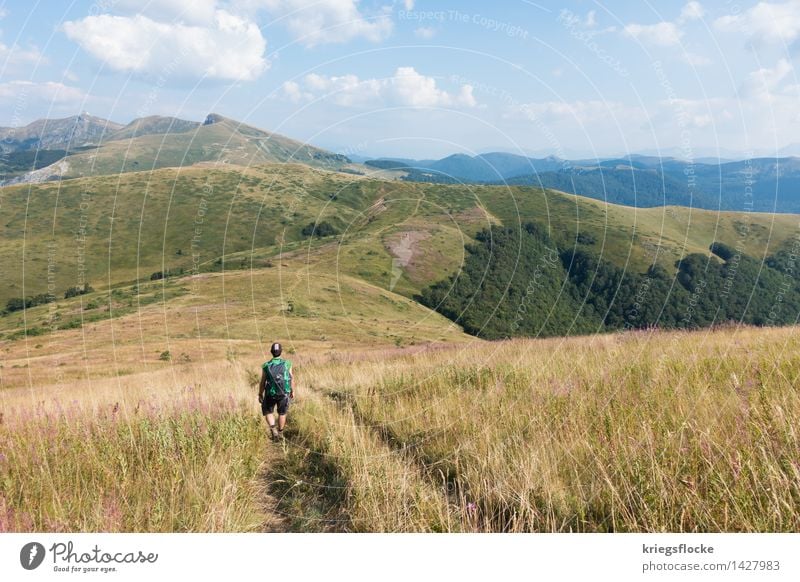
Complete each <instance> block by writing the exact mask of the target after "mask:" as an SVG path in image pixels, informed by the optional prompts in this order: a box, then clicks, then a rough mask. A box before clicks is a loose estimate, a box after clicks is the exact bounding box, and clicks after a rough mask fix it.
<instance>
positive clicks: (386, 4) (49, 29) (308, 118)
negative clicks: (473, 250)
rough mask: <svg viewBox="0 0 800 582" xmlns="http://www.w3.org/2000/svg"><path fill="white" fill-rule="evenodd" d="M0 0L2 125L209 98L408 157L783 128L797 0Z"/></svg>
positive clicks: (210, 105)
mask: <svg viewBox="0 0 800 582" xmlns="http://www.w3.org/2000/svg"><path fill="white" fill-rule="evenodd" d="M0 16H2V18H0V125H4V126H19V125H24V124H26V123H28V122H30V121H32V120H34V119H37V118H41V117H65V116H68V115H72V114H75V113H78V112H80V111H88V112H89V113H91V114H93V115H97V116H100V117H106V118H109V119H113V120H115V121H119V122H125V123H127V122H128V121H130V120H132V119H134V118H136V117H140V116H145V115H175V116H178V117H183V118H187V119H195V120H200V119H203V117H204V116H205V115H206V114H207V113H209V112H212V111H213V112H217V113H221V114H223V115H227V116H230V117H233V118H235V119H238V120H241V121H243V122H246V123H249V124H252V125H255V126H258V127H261V128H264V129H269V130H273V131H277V132H279V133H283V134H285V135H288V136H290V137H294V138H298V139H302V140H308V141H310V142H312V143H314V144H317V145H320V146H323V147H327V148H330V149H334V150H336V151H341V152H344V153H348V154H357V155H369V156H378V155H392V156H404V157H414V158H423V157H440V156H443V155H447V154H450V153H455V152H463V153H470V154H474V153H479V152H484V151H491V150H504V151H512V152H518V153H528V154H533V155H556V156H561V157H584V156H586V157H588V156H595V155H596V156H606V155H616V154H624V153H628V152H661V153H663V154H667V155H680V156H682V157H686V158H691V157H700V156H707V155H713V154H715V153H719V154H721V155H722V156H723V157H724V156H726V155H732V154H733V153H736V154H744V153H750V152H752V153H756V154H762V155H770V154H774V153H776V152H779V151H782V150H781V148H785V147H786V146H789V145H790V144H793V143H795V142H800V137H799V136H798V129H800V107H798V104H800V99H799V95H800V91H799V89H800V84H798V79H797V75H796V72H795V70H794V64H795V61H796V60H797V59H798V51H797V47H798V44H797V42H798V38H800V0H790V1H777V2H750V1H747V0H721V1H713V2H712V1H703V2H697V1H691V2H658V3H656V2H641V3H639V2H627V1H624V2H623V1H620V2H606V3H600V2H592V1H573V2H558V3H555V2H544V1H543V2H529V1H523V0H519V1H517V0H507V1H503V2H463V1H462V2H447V1H444V2H439V1H436V2H434V1H432V0H430V1H427V0H416V1H412V0H396V1H392V0H361V1H356V0H320V1H314V0H309V1H306V0H228V1H225V0H151V1H149V2H148V1H147V0H142V1H135V0H95V1H94V2H88V1H75V2H71V3H68V2H30V1H27V0H26V1H23V0H17V1H6V2H0ZM784 151H785V150H784ZM798 153H800V149H799V150H798Z"/></svg>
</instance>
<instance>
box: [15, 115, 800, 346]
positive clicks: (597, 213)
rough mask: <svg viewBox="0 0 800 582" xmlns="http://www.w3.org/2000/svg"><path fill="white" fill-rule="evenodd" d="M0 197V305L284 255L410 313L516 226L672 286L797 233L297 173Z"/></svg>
mask: <svg viewBox="0 0 800 582" xmlns="http://www.w3.org/2000/svg"><path fill="white" fill-rule="evenodd" d="M221 123H222V124H224V125H226V126H227V125H228V124H227V122H225V121H223V122H221ZM215 126H217V129H219V128H220V124H218V123H214V124H211V125H209V126H205V127H207V128H208V129H210V130H215ZM228 127H229V126H228ZM226 131H227V130H226ZM179 135H189V134H179ZM153 138H154V136H143V137H140V138H136V139H135V140H133V141H137V140H143V139H153ZM158 139H162V138H161V137H159V138H158ZM119 143H124V142H119ZM0 196H1V197H2V198H1V202H2V207H3V220H2V222H1V223H0V269H2V272H3V273H4V274H5V276H4V278H3V282H2V285H0V305H5V304H6V303H7V302H8V301H9V300H13V299H18V300H23V301H27V298H31V297H34V296H37V295H39V296H42V295H46V294H48V293H51V294H52V295H53V296H54V297H55V298H57V299H59V300H60V299H61V298H63V296H64V294H65V293H66V292H67V290H69V289H70V288H73V287H82V286H83V285H84V284H87V283H88V284H90V285H91V286H92V287H93V288H94V289H97V290H98V291H97V292H98V293H102V292H105V293H106V294H107V293H108V290H110V289H113V288H117V287H122V286H130V285H133V284H134V283H136V282H149V281H150V280H151V279H152V280H158V279H159V278H162V277H167V278H176V277H178V279H176V280H178V281H179V280H180V279H179V277H181V276H184V277H187V276H189V275H191V274H198V273H206V272H219V271H226V272H229V271H232V270H235V271H240V270H244V271H245V272H250V271H252V272H257V271H259V270H261V269H265V268H269V267H268V265H270V264H272V265H274V264H275V262H276V261H281V260H282V259H281V257H282V256H286V254H287V253H294V259H293V260H292V261H293V262H292V264H296V263H297V261H302V260H303V259H302V255H303V253H306V255H307V256H306V260H307V261H308V265H307V269H308V271H309V273H310V274H311V275H312V276H313V275H315V274H316V275H319V276H324V277H327V276H339V275H343V276H347V277H352V278H354V280H360V281H363V282H365V283H366V284H369V285H373V286H375V287H377V288H380V289H384V290H386V291H388V292H391V293H394V294H400V295H402V296H405V297H407V298H412V297H414V296H416V295H418V294H419V293H421V292H423V290H424V289H426V288H427V287H428V286H430V285H432V284H434V283H436V282H438V281H441V280H443V279H446V278H447V277H448V276H450V275H453V274H455V273H457V272H459V269H461V267H462V266H463V265H464V263H465V261H466V260H467V257H468V254H467V252H466V251H465V245H469V244H470V243H471V242H473V241H474V240H475V236H476V235H477V234H478V233H479V232H481V231H484V230H485V229H487V228H490V227H492V226H494V225H503V226H504V227H507V228H511V229H520V228H521V227H522V225H524V224H527V223H531V224H533V225H535V226H536V228H537V229H538V231H540V232H542V233H543V234H544V235H546V236H547V237H549V238H550V239H552V241H553V243H554V244H555V245H557V246H558V248H559V249H560V251H562V252H569V251H584V252H588V253H591V255H592V256H593V257H596V258H597V260H601V261H605V262H608V263H609V264H610V265H613V266H614V267H615V268H618V269H620V270H622V271H623V272H626V273H632V274H644V273H646V272H647V271H648V269H649V268H651V267H652V266H653V265H657V266H660V267H662V268H663V269H664V270H665V272H666V273H668V274H674V273H675V272H676V267H675V264H676V261H678V260H679V259H682V258H684V257H686V256H687V255H690V254H693V253H701V254H702V255H704V256H710V254H711V253H710V251H709V246H710V245H711V244H712V243H714V242H719V243H724V244H726V245H728V246H730V247H733V248H739V249H741V251H742V252H743V253H745V254H747V255H749V256H751V257H754V258H755V259H756V260H762V259H764V258H765V257H767V256H771V255H774V254H776V253H777V252H778V251H780V250H781V249H786V247H787V245H788V244H789V241H790V240H791V239H792V238H793V237H794V236H796V234H795V232H796V225H797V217H795V216H791V215H768V214H753V213H751V214H744V213H716V212H710V211H699V210H692V209H682V208H669V207H667V208H653V209H634V208H629V207H623V206H614V205H608V204H603V203H601V202H599V201H595V200H590V199H587V198H582V197H579V196H573V195H568V194H563V193H560V192H556V191H550V190H540V189H537V188H526V187H514V188H506V187H500V186H478V187H469V188H468V187H465V186H455V185H441V184H420V183H409V182H401V181H389V180H379V179H373V178H367V177H363V176H356V175H352V174H346V173H339V172H332V171H325V170H320V169H314V168H312V167H309V166H307V165H301V164H263V165H258V166H254V167H250V168H242V167H239V166H234V165H225V164H214V165H210V166H203V165H199V166H195V167H191V168H170V169H160V170H155V171H148V172H130V173H124V174H120V175H113V176H96V177H87V178H81V179H76V180H65V181H62V182H60V183H45V184H33V185H18V186H13V187H6V188H3V189H0ZM323 223H326V226H325V228H324V229H319V232H318V233H317V234H319V233H325V232H326V229H330V230H327V234H328V236H323V237H321V238H320V237H319V236H316V235H315V236H311V237H309V234H308V233H310V232H312V231H314V228H313V227H314V225H322V224H323ZM304 231H305V234H304ZM312 251H313V252H312ZM254 292H255V291H254ZM88 299H89V298H87V300H88ZM306 300H307V301H310V302H312V303H314V302H315V301H316V299H315V298H314V297H313V296H311V297H308V298H307V299H306ZM17 305H18V304H17ZM46 307H47V306H42V307H41V308H39V309H41V310H42V312H43V313H44V310H46ZM34 312H35V311H32V312H31V313H34ZM317 313H319V310H317ZM21 325H22V320H21V319H18V318H16V315H14V316H13V317H12V316H6V317H5V318H0V328H2V329H5V330H6V332H10V333H13V332H14V331H15V330H19V328H20V326H21Z"/></svg>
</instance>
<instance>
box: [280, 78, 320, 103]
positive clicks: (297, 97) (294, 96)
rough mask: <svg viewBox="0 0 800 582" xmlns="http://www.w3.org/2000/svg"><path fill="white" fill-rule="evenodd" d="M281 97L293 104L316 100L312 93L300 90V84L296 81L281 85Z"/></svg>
mask: <svg viewBox="0 0 800 582" xmlns="http://www.w3.org/2000/svg"><path fill="white" fill-rule="evenodd" d="M281 95H282V96H283V97H284V98H285V99H288V100H289V101H291V102H292V103H302V102H303V101H311V100H312V99H313V98H314V96H313V95H312V94H311V93H308V92H306V91H303V90H302V89H301V88H300V84H299V83H297V82H295V81H286V82H285V83H284V84H283V85H281Z"/></svg>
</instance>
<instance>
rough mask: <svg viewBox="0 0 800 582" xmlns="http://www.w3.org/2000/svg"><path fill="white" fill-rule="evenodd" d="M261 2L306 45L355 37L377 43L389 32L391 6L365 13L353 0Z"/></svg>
mask: <svg viewBox="0 0 800 582" xmlns="http://www.w3.org/2000/svg"><path fill="white" fill-rule="evenodd" d="M261 1H262V2H263V5H264V7H266V8H267V10H269V11H270V12H271V13H272V14H273V16H276V17H277V18H278V20H279V21H281V22H283V23H284V24H285V26H286V27H287V28H288V29H289V31H290V32H291V33H292V34H293V35H294V37H295V38H296V39H297V40H299V41H300V42H302V43H303V44H305V45H306V46H308V47H313V46H317V45H320V44H326V43H341V42H347V41H350V40H353V39H356V38H364V39H366V40H369V41H372V42H378V41H381V40H383V39H385V38H386V37H387V36H389V34H390V33H391V31H392V19H391V10H392V7H391V6H389V5H387V6H384V7H382V8H380V9H378V10H377V11H376V12H374V13H373V14H369V15H367V14H364V13H362V12H361V11H360V10H359V8H358V2H357V0H315V1H313V2H309V1H308V0H261ZM412 4H413V3H412Z"/></svg>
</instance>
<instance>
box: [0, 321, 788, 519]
mask: <svg viewBox="0 0 800 582" xmlns="http://www.w3.org/2000/svg"><path fill="white" fill-rule="evenodd" d="M195 313H197V312H195ZM185 315H186V316H187V317H189V316H190V315H191V312H190V311H189V310H185ZM156 320H157V318H156ZM145 321H149V320H148V319H147V318H145ZM151 323H153V324H154V325H148V326H147V330H148V331H154V330H157V329H158V327H159V325H158V323H156V322H155V321H151ZM93 334H94V332H89V333H87V334H86V338H87V341H88V342H92V341H93V340H92V339H91V338H92V336H93ZM134 335H135V333H133V332H132V330H128V331H127V332H124V331H122V332H121V333H120V337H132V336H134ZM226 344H227V346H228V348H229V350H228V353H227V355H226V357H223V356H222V355H221V354H220V353H219V352H220V350H219V349H217V348H215V346H214V343H213V342H212V341H210V340H206V339H204V338H203V339H196V340H193V341H192V342H191V343H187V344H185V348H186V349H187V350H188V351H191V353H192V354H201V355H200V356H198V358H199V359H197V360H196V361H191V362H185V361H184V362H180V361H172V362H165V361H160V360H158V358H157V357H156V356H155V354H153V355H150V354H149V353H148V354H146V356H143V355H140V354H136V353H135V352H127V351H126V349H125V348H124V346H123V347H122V348H120V350H119V353H118V354H117V355H116V356H115V361H116V362H118V363H122V362H125V363H126V364H127V363H128V360H136V361H138V362H141V363H142V365H145V362H146V361H147V360H149V362H147V364H146V365H148V366H150V369H149V370H148V371H143V372H140V373H136V374H132V375H130V376H122V377H120V376H115V375H114V374H113V373H112V374H109V375H108V376H106V377H101V376H96V377H93V378H91V380H89V379H69V378H67V379H60V378H59V377H58V372H57V371H56V372H51V373H49V374H42V371H43V370H53V369H55V370H58V368H57V367H56V368H52V367H48V364H49V365H50V366H52V365H53V364H52V363H51V362H53V363H55V362H58V361H59V360H61V361H68V360H69V359H70V357H69V356H68V355H66V352H59V354H62V353H63V354H64V355H63V356H61V355H55V354H51V355H49V356H47V357H44V358H37V357H36V356H34V355H33V353H31V355H30V356H29V357H28V359H27V362H28V363H29V364H30V366H31V368H34V367H35V368H36V369H35V370H31V373H32V374H33V375H34V376H35V377H36V378H37V379H38V380H40V381H37V382H36V383H34V384H33V385H31V386H30V387H29V388H27V389H12V388H9V387H7V386H5V387H4V388H5V389H3V390H0V403H2V410H3V415H4V416H3V419H4V422H3V423H2V424H0V450H2V456H0V475H2V479H0V531H21V530H24V531H76V530H77V531H98V530H100V531H262V530H280V531H284V530H291V531H415V532H427V531H453V532H457V531H471V532H497V531H505V532H509V531H615V532H630V531H635V532H640V531H645V532H652V531H678V532H682V531H687V532H688V531H712V532H717V531H731V532H734V531H748V532H790V531H797V528H798V527H800V523H798V513H797V511H795V507H796V503H795V500H796V499H797V496H798V495H800V490H799V489H798V484H799V483H800V472H798V471H799V469H798V464H797V458H798V454H800V441H798V438H797V431H796V430H795V429H794V424H793V423H794V419H796V418H797V415H798V413H800V400H799V399H798V397H797V391H796V389H795V386H796V384H797V382H798V370H800V361H799V360H798V358H797V355H796V354H797V353H798V347H800V346H798V345H797V329H795V328H785V329H747V328H739V329H734V328H731V329H726V330H717V331H713V332H703V333H687V332H672V333H663V332H655V333H643V332H635V333H626V334H617V335H613V336H598V337H593V338H571V339H551V340H515V341H512V342H497V343H491V344H490V343H484V342H478V343H477V344H474V345H471V346H470V345H467V344H462V345H461V346H458V347H457V346H449V347H445V346H439V347H436V346H432V345H422V346H413V347H408V348H405V349H398V348H384V349H379V350H370V349H363V348H359V349H354V350H351V349H347V348H341V347H338V346H337V347H335V348H331V347H323V346H317V347H315V346H314V345H312V344H298V345H297V346H296V347H297V349H296V353H293V354H290V355H289V357H290V358H292V359H293V360H294V362H295V368H296V374H297V378H298V390H299V392H298V398H297V400H296V401H295V403H294V405H293V408H292V411H291V418H290V424H289V434H288V435H287V441H286V442H285V443H284V444H283V445H280V444H270V443H268V442H267V437H266V430H265V427H264V425H263V421H262V420H261V419H259V418H258V413H257V408H256V402H255V388H254V387H253V386H252V385H250V383H251V382H252V378H253V375H254V373H255V372H254V370H256V369H257V364H258V362H259V358H258V355H257V354H256V353H255V352H249V351H248V349H249V348H245V346H250V347H253V346H254V344H253V343H252V342H249V343H242V342H234V341H229V342H226ZM142 345H143V346H144V345H145V344H144V343H143V344H142ZM287 345H288V344H287ZM189 346H192V347H189ZM113 347H114V344H113V343H112V344H108V343H106V349H105V350H103V349H102V348H100V347H98V346H96V345H95V344H93V343H89V344H86V345H84V346H81V345H80V342H74V341H73V342H71V343H68V344H65V345H64V346H62V350H63V349H64V348H67V349H69V348H72V349H74V350H75V351H76V352H77V353H80V352H81V350H82V348H86V349H87V353H88V354H89V355H92V356H94V355H95V354H97V355H98V356H101V355H103V354H108V355H110V353H111V350H112V348H113ZM148 347H149V346H148ZM243 348H244V349H243ZM42 349H45V348H42ZM34 351H35V350H34ZM87 365H88V364H87ZM92 369H93V370H94V368H92ZM598 370H602V372H601V373H599V372H598ZM6 371H7V370H5V369H3V370H2V372H3V373H4V374H5V373H6ZM109 371H110V372H113V365H112V367H111V370H109Z"/></svg>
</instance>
